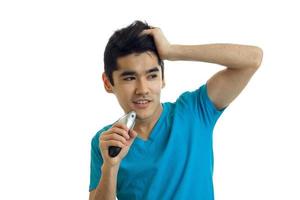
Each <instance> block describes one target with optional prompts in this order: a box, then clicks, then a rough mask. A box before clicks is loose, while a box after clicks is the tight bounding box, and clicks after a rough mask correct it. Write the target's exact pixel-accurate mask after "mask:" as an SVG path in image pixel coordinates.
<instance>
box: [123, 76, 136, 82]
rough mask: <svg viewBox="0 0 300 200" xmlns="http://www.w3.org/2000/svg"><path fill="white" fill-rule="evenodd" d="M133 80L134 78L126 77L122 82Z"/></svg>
mask: <svg viewBox="0 0 300 200" xmlns="http://www.w3.org/2000/svg"><path fill="white" fill-rule="evenodd" d="M134 79H135V77H134V76H128V77H125V78H123V80H124V81H131V80H134Z"/></svg>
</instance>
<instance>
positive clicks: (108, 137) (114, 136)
mask: <svg viewBox="0 0 300 200" xmlns="http://www.w3.org/2000/svg"><path fill="white" fill-rule="evenodd" d="M101 139H102V140H103V141H109V140H116V141H120V142H122V143H123V144H124V145H128V142H127V140H126V139H125V138H124V137H123V136H120V135H118V134H116V133H114V134H110V135H105V136H103V137H102V138H101Z"/></svg>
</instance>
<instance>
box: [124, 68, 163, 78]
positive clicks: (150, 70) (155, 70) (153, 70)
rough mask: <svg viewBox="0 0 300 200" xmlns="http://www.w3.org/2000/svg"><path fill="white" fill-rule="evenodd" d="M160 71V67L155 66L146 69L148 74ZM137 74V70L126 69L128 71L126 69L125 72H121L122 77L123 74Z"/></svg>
mask: <svg viewBox="0 0 300 200" xmlns="http://www.w3.org/2000/svg"><path fill="white" fill-rule="evenodd" d="M158 71H159V69H158V67H153V68H151V69H149V70H147V71H146V74H150V73H152V72H158ZM136 74H137V73H136V72H135V71H131V70H126V71H124V72H122V73H121V74H120V77H123V76H133V75H136Z"/></svg>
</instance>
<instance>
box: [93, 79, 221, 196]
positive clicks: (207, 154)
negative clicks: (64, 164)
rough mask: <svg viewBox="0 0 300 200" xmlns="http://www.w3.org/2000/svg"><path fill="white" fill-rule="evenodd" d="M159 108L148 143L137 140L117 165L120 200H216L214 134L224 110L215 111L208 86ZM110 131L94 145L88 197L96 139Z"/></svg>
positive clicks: (96, 168) (97, 156) (96, 164)
mask: <svg viewBox="0 0 300 200" xmlns="http://www.w3.org/2000/svg"><path fill="white" fill-rule="evenodd" d="M162 106H163V111H162V113H161V116H160V117H159V120H158V121H157V123H156V124H155V126H154V127H153V129H152V131H151V134H150V136H149V138H148V140H146V141H145V140H142V139H141V138H139V137H137V138H136V139H135V140H134V143H133V144H132V146H131V148H130V150H129V152H128V154H127V155H126V156H125V158H124V159H123V160H122V161H121V164H120V168H119V172H118V179H117V188H116V191H117V197H118V199H119V200H125V199H126V200H127V199H128V200H135V199H138V200H153V199H160V200H169V199H172V200H182V199H197V200H212V199H214V192H213V148H212V147H213V144H212V132H213V128H214V126H215V124H216V122H217V120H218V118H219V117H220V115H221V114H222V112H223V111H224V109H225V108H224V109H222V110H218V109H217V108H216V107H215V106H214V104H213V103H212V101H211V100H210V99H209V97H208V95H207V90H206V85H203V86H201V87H200V88H199V89H197V90H195V91H193V92H185V93H183V94H182V95H181V96H180V97H179V98H178V99H177V100H176V102H175V103H169V102H167V103H163V104H162ZM110 127H111V125H109V126H106V127H104V128H103V129H102V130H100V131H99V132H98V133H97V134H96V135H95V136H94V137H93V139H92V149H91V174H90V187H89V190H90V191H91V190H93V189H95V188H96V187H97V185H98V183H99V180H100V176H101V166H102V162H103V161H102V158H101V153H100V150H99V147H98V146H99V141H98V138H99V135H100V134H101V133H102V132H103V131H105V130H107V129H109V128H110Z"/></svg>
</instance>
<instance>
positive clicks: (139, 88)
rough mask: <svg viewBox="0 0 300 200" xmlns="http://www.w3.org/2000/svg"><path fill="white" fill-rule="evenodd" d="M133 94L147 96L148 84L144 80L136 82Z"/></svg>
mask: <svg viewBox="0 0 300 200" xmlns="http://www.w3.org/2000/svg"><path fill="white" fill-rule="evenodd" d="M136 83H137V84H136V90H135V94H137V95H147V94H149V89H148V83H147V81H146V80H144V79H140V80H139V81H137V82H136Z"/></svg>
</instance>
